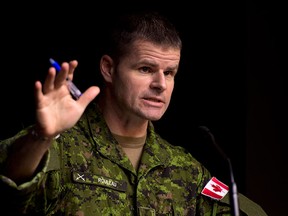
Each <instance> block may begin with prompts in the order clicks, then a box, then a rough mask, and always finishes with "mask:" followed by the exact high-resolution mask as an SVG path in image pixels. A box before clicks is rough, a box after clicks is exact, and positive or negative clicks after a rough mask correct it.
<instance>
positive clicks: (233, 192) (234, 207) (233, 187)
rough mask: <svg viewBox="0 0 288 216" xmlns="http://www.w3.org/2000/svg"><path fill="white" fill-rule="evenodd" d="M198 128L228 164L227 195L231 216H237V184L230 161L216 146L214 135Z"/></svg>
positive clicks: (205, 128)
mask: <svg viewBox="0 0 288 216" xmlns="http://www.w3.org/2000/svg"><path fill="white" fill-rule="evenodd" d="M199 128H200V129H201V130H203V131H205V132H206V133H207V134H208V135H209V137H210V139H211V141H212V143H213V145H214V146H215V148H216V149H217V151H218V152H219V153H220V155H221V156H222V157H223V158H224V160H226V161H227V162H228V167H229V174H230V184H231V192H230V193H229V196H230V197H229V198H230V203H231V204H232V205H231V206H232V213H233V216H239V215H240V212H239V200H238V191H237V184H236V182H235V180H234V173H233V169H232V163H231V161H230V158H229V157H227V155H226V154H225V153H224V151H223V150H222V149H221V148H220V146H219V145H218V144H217V142H216V140H215V137H214V135H213V134H212V133H211V131H210V130H209V129H208V128H207V127H206V126H199Z"/></svg>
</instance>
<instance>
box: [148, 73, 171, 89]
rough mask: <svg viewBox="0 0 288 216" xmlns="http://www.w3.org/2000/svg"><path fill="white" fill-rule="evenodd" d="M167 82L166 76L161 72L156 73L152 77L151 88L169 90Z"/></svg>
mask: <svg viewBox="0 0 288 216" xmlns="http://www.w3.org/2000/svg"><path fill="white" fill-rule="evenodd" d="M166 82H167V80H166V77H165V74H164V73H163V72H161V71H159V72H156V73H154V74H153V76H152V83H151V88H153V89H157V90H160V91H163V90H165V89H166V88H167V83H166Z"/></svg>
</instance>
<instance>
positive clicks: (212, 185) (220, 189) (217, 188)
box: [201, 177, 229, 200]
mask: <svg viewBox="0 0 288 216" xmlns="http://www.w3.org/2000/svg"><path fill="white" fill-rule="evenodd" d="M228 191H229V187H228V186H227V185H226V184H224V183H222V182H221V181H219V180H218V179H217V178H215V177H212V179H211V180H210V181H209V182H208V183H207V184H206V186H205V187H204V189H203V190H202V192H201V194H203V195H205V196H209V197H211V198H213V199H216V200H221V199H222V198H223V197H224V196H225V195H226V194H227V193H228Z"/></svg>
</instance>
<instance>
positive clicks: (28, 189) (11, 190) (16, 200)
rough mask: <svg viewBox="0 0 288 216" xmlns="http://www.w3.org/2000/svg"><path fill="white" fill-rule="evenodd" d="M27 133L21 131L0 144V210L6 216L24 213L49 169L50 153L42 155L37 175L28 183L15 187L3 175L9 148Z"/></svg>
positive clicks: (10, 180) (12, 182) (15, 185)
mask: <svg viewBox="0 0 288 216" xmlns="http://www.w3.org/2000/svg"><path fill="white" fill-rule="evenodd" d="M27 131H28V130H23V131H21V132H19V133H18V134H16V135H15V136H13V137H11V138H8V139H6V140H2V141H1V142H0V209H1V211H2V212H7V215H18V214H20V213H21V214H22V213H25V209H26V206H28V205H30V204H29V203H30V201H31V200H32V199H33V197H35V195H36V194H38V193H39V185H40V183H41V182H43V181H44V179H45V173H46V171H47V168H49V161H50V151H48V152H47V153H46V154H45V155H44V157H43V159H42V161H41V163H40V165H39V167H38V170H37V173H35V175H34V177H33V178H32V179H31V180H30V181H28V182H24V183H22V184H20V185H17V184H16V183H15V182H14V181H13V180H12V179H10V178H8V177H7V176H5V175H3V168H4V166H5V161H6V160H7V157H8V154H9V147H10V146H11V145H12V144H13V142H14V140H15V139H17V138H19V137H21V136H23V135H25V134H26V133H27Z"/></svg>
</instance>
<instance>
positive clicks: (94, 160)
mask: <svg viewBox="0 0 288 216" xmlns="http://www.w3.org/2000/svg"><path fill="white" fill-rule="evenodd" d="M25 133H27V129H26V130H23V131H21V132H20V133H18V134H17V135H15V136H14V137H12V138H9V139H7V140H4V141H2V142H1V144H0V152H1V154H0V169H1V167H3V164H4V163H5V159H6V157H7V152H8V150H9V145H10V143H12V142H13V140H14V139H15V138H16V137H18V136H22V135H23V134H25ZM19 163H21V162H20V161H19ZM0 171H1V170H0ZM210 178H211V177H210V173H209V172H208V171H207V170H206V168H205V167H203V166H202V165H201V164H200V163H199V162H198V161H197V160H196V159H195V158H193V157H192V156H191V154H190V153H189V152H187V151H186V150H185V149H184V148H182V147H179V146H174V145H171V144H169V143H168V142H167V141H165V140H164V139H163V138H161V137H160V136H159V135H158V134H157V133H156V132H155V131H154V128H153V125H152V123H151V122H150V123H149V126H148V130H147V139H146V143H145V145H144V148H143V154H142V157H141V161H140V164H139V169H138V170H137V171H136V170H135V169H134V167H133V166H132V164H131V163H130V161H129V159H128V157H127V156H126V155H125V153H124V151H122V149H121V147H120V145H119V144H118V143H117V141H116V140H115V139H114V137H113V136H112V134H111V132H110V131H109V129H108V127H107V125H106V123H105V121H104V118H103V116H102V114H101V112H100V111H99V109H98V108H97V105H95V104H93V103H92V104H90V105H89V107H87V109H86V111H85V113H84V114H83V116H82V117H81V119H80V120H79V121H78V123H77V124H76V125H75V126H74V127H73V128H71V129H69V130H67V131H66V132H64V133H62V134H60V136H59V137H58V138H57V139H55V140H54V141H53V144H52V146H51V148H50V149H49V151H48V152H47V154H46V155H45V157H44V158H43V161H42V164H41V165H40V166H39V170H38V171H37V173H36V174H35V176H34V177H33V179H31V181H29V182H25V183H23V184H21V185H16V184H15V182H13V181H12V180H11V179H9V178H7V177H5V176H3V175H1V172H0V191H1V195H0V196H1V203H2V206H1V211H2V210H3V209H7V212H10V213H11V214H12V212H21V213H27V215H78V216H92V215H93V216H96V215H101V216H102V215H103V216H104V215H120V216H132V215H147V216H148V215H181V216H182V215H189V216H194V215H199V216H200V215H201V216H202V215H203V216H208V215H230V214H229V207H228V205H224V204H223V203H220V202H218V201H216V200H212V199H211V198H209V197H206V196H204V195H202V194H201V191H202V189H203V187H204V186H205V185H206V183H207V182H208V181H209V180H210ZM220 204H221V205H220ZM6 215H9V214H6ZM13 215H14V214H13ZM15 215H16V213H15Z"/></svg>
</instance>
